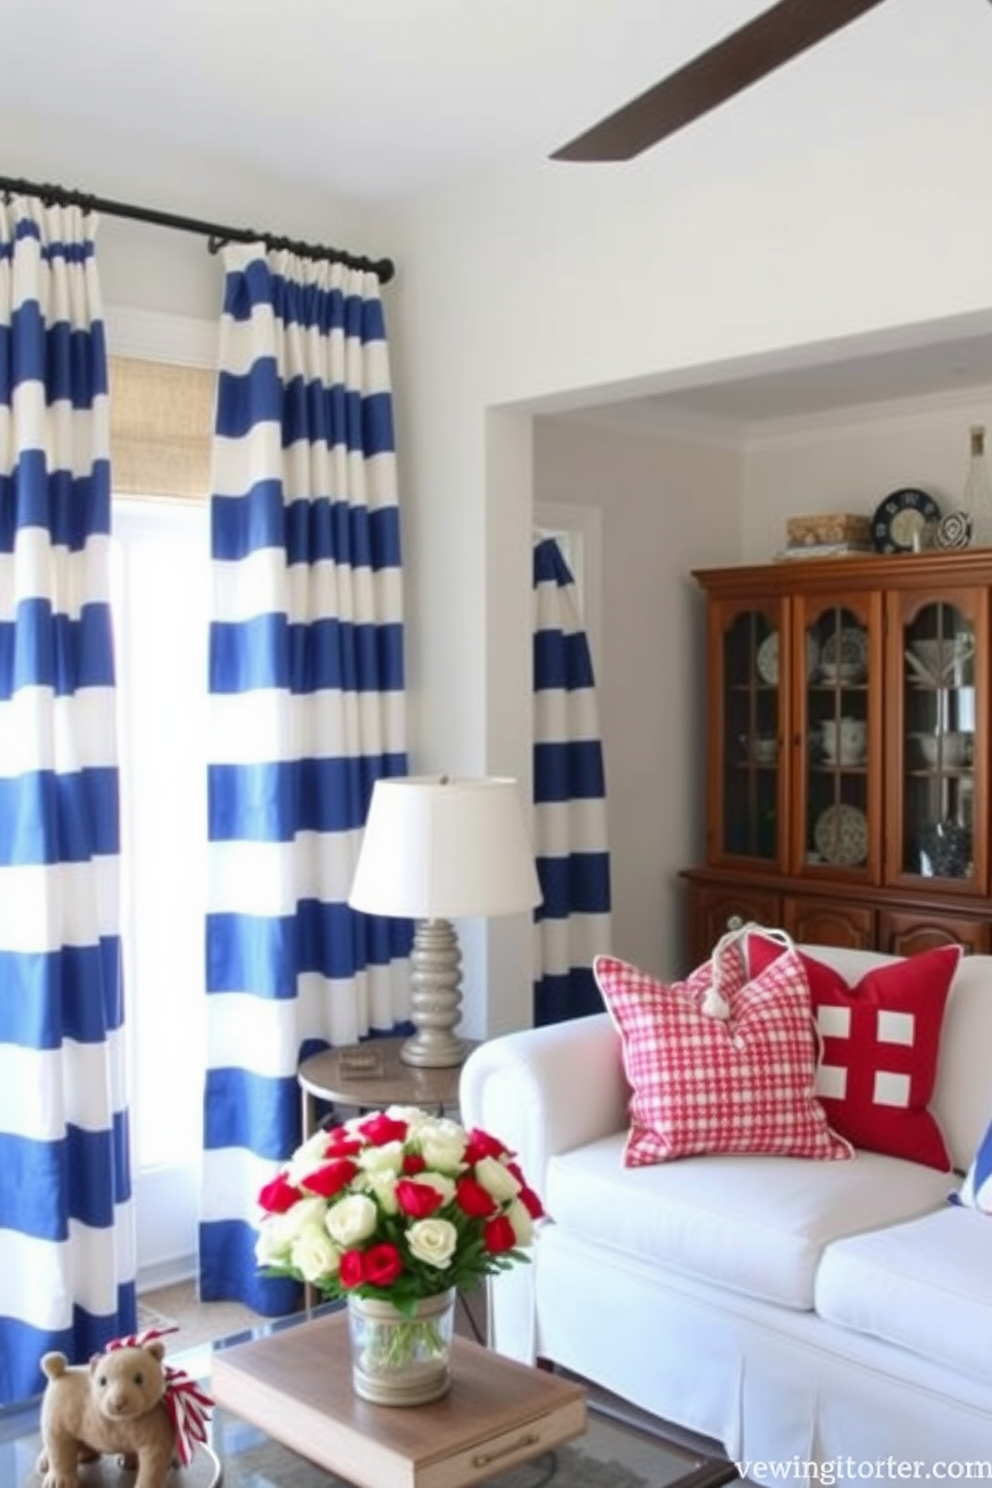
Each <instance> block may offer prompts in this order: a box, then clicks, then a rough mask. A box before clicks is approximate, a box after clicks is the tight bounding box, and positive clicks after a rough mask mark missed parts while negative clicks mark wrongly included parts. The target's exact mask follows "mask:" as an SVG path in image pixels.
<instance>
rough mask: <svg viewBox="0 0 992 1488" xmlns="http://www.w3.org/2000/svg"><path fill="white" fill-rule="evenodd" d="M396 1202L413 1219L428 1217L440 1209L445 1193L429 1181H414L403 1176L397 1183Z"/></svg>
mask: <svg viewBox="0 0 992 1488" xmlns="http://www.w3.org/2000/svg"><path fill="white" fill-rule="evenodd" d="M396 1202H397V1204H398V1205H399V1206H400V1208H401V1209H402V1211H403V1213H404V1214H409V1216H410V1218H411V1219H427V1218H428V1216H429V1215H431V1214H433V1213H434V1210H435V1209H440V1207H441V1205H442V1204H443V1203H444V1195H443V1194H439V1193H438V1191H437V1189H436V1188H432V1187H431V1185H430V1184H429V1183H413V1182H411V1180H410V1179H409V1178H401V1179H400V1181H399V1182H398V1183H397V1185H396Z"/></svg>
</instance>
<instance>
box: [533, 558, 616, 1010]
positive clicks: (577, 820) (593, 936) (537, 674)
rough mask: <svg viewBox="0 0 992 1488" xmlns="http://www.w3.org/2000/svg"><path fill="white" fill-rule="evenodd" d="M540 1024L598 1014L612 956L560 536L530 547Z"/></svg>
mask: <svg viewBox="0 0 992 1488" xmlns="http://www.w3.org/2000/svg"><path fill="white" fill-rule="evenodd" d="M534 808H535V825H534V832H535V845H536V851H537V872H538V877H539V879H540V882H541V891H542V894H543V897H544V902H543V904H542V905H541V906H540V908H539V909H537V910H536V911H535V915H534V918H535V922H536V926H537V930H536V935H537V979H536V981H535V984H534V1022H535V1024H536V1025H541V1024H544V1023H560V1022H562V1021H563V1020H564V1019H566V1018H576V1017H581V1016H582V1015H583V1014H585V1013H594V1012H595V1013H601V1012H602V1011H603V999H602V997H601V996H600V993H599V989H598V988H597V986H596V982H595V978H594V977H593V973H592V962H593V958H594V957H595V956H596V955H598V954H599V953H600V952H605V951H608V950H609V949H610V859H609V851H608V848H607V833H606V784H605V775H604V770H603V749H602V745H601V743H600V739H599V725H598V712H597V706H596V692H595V683H594V680H593V671H592V657H591V656H590V653H589V642H588V640H587V639H586V633H585V630H584V629H583V626H582V621H581V618H580V612H579V604H578V600H577V596H576V592H575V582H574V579H573V577H572V574H571V571H570V570H569V567H568V564H567V563H566V562H565V559H564V557H563V556H562V553H561V549H560V548H559V546H558V544H557V542H555V540H554V538H550V537H546V538H543V539H541V540H540V541H538V542H536V543H535V544H534Z"/></svg>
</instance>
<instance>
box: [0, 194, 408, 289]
mask: <svg viewBox="0 0 992 1488" xmlns="http://www.w3.org/2000/svg"><path fill="white" fill-rule="evenodd" d="M0 191H4V192H12V193H15V194H16V195H20V196H37V197H40V198H41V200H42V201H43V202H45V203H46V205H47V204H49V203H55V204H57V205H58V206H62V207H82V209H83V210H84V211H85V212H106V213H108V214H109V215H110V216H111V217H129V218H130V219H131V220H132V221H133V222H151V223H153V224H154V225H155V226H156V227H173V228H177V229H178V230H179V231H180V232H192V233H199V234H200V235H201V236H202V237H205V238H206V239H207V247H208V248H209V250H210V252H211V253H216V252H217V251H218V249H220V248H222V247H223V246H224V244H225V243H264V244H265V246H266V247H267V248H281V249H285V250H286V251H288V252H290V253H298V254H299V255H300V256H301V257H302V258H326V259H330V260H331V261H332V262H334V263H343V264H347V265H348V267H349V268H352V269H368V270H370V271H371V272H372V273H373V274H377V275H378V277H379V281H380V283H382V284H388V283H389V281H390V279H392V277H393V275H394V273H395V272H396V270H395V267H394V265H393V261H392V259H390V258H380V259H373V258H364V257H362V256H361V255H357V254H354V253H346V252H345V251H344V250H343V249H341V248H327V247H324V246H322V245H321V244H317V243H304V242H301V241H299V240H298V239H295V238H284V237H278V236H277V235H276V234H275V233H268V232H255V231H254V229H253V228H250V227H223V226H221V225H220V224H219V223H216V222H200V221H199V220H198V219H197V218H196V217H179V216H177V215H176V214H175V213H174V212H160V211H158V210H157V208H155V207H137V206H134V205H133V204H132V203H131V202H116V201H108V200H107V199H106V198H105V197H102V196H90V195H89V194H88V193H86V192H84V191H69V190H67V189H66V188H65V187H64V186H48V185H38V184H37V183H36V182H34V181H23V180H18V179H16V178H15V177H13V176H0Z"/></svg>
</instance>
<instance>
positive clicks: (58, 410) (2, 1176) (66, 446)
mask: <svg viewBox="0 0 992 1488" xmlns="http://www.w3.org/2000/svg"><path fill="white" fill-rule="evenodd" d="M94 232H95V221H94V219H93V218H92V217H91V216H87V215H85V214H83V213H82V212H81V211H80V210H79V209H78V208H58V207H46V206H43V205H42V204H41V203H40V202H38V201H35V200H34V199H31V198H24V197H18V198H14V199H13V200H11V201H8V202H4V203H0V1400H2V1401H3V1402H4V1403H7V1402H10V1401H12V1400H19V1399H23V1398H24V1397H25V1396H27V1395H30V1394H33V1393H35V1392H36V1391H38V1390H40V1389H41V1387H42V1385H43V1384H44V1379H43V1376H42V1375H41V1372H40V1369H39V1360H40V1358H41V1355H42V1354H43V1353H45V1352H46V1350H49V1349H60V1350H62V1352H64V1353H65V1354H67V1355H68V1356H69V1358H70V1359H75V1360H77V1361H82V1360H85V1359H87V1358H88V1357H89V1356H90V1355H91V1354H92V1353H94V1352H98V1351H99V1350H100V1349H101V1348H102V1346H103V1345H104V1344H105V1343H107V1342H108V1341H109V1340H110V1339H111V1338H113V1337H115V1336H118V1335H120V1334H121V1333H126V1332H129V1331H130V1330H132V1329H133V1327H134V1324H135V1289H134V1265H135V1254H134V1238H133V1215H132V1209H131V1185H130V1171H129V1157H128V1140H127V1111H126V1107H125V1095H124V1064H123V1036H124V1035H123V999H122V988H121V959H120V940H119V921H118V875H119V868H118V854H119V814H118V771H117V749H116V733H115V709H114V662H113V647H112V637H111V618H110V592H109V533H110V454H109V422H108V412H107V357H106V346H105V340H104V327H103V320H102V313H101V304H100V292H99V284H98V281H97V270H96V263H95V258H94V240H93V235H94Z"/></svg>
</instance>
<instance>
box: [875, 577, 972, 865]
mask: <svg viewBox="0 0 992 1488" xmlns="http://www.w3.org/2000/svg"><path fill="white" fill-rule="evenodd" d="M901 639H902V666H901V686H902V699H901V702H902V707H901V715H902V722H903V734H904V738H903V741H902V747H903V751H904V754H903V769H902V782H901V800H900V810H899V813H898V832H897V841H898V844H899V847H898V851H899V862H898V864H897V865H896V870H897V875H898V876H900V877H902V878H906V877H918V878H925V879H928V880H936V881H938V883H939V882H940V881H943V882H945V883H946V884H947V886H948V887H949V888H954V889H957V890H959V891H960V890H961V889H962V888H968V887H970V885H971V883H974V884H975V886H976V887H977V885H978V874H977V873H976V863H975V845H976V844H975V836H976V833H975V811H976V800H975V767H976V732H977V731H978V728H979V719H980V716H981V714H980V711H979V704H978V700H977V689H976V667H975V613H974V606H973V605H972V604H971V603H970V602H969V595H967V594H963V595H960V596H957V598H956V600H954V601H952V600H940V599H938V600H934V601H932V602H930V603H925V604H922V605H920V606H919V607H918V608H917V609H915V610H914V611H913V612H912V613H911V614H909V615H905V616H903V617H902V630H901ZM983 850H984V849H983ZM982 876H983V877H984V869H983V870H982ZM935 886H937V885H935Z"/></svg>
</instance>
